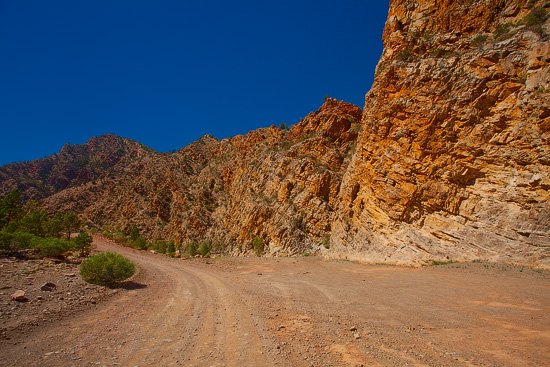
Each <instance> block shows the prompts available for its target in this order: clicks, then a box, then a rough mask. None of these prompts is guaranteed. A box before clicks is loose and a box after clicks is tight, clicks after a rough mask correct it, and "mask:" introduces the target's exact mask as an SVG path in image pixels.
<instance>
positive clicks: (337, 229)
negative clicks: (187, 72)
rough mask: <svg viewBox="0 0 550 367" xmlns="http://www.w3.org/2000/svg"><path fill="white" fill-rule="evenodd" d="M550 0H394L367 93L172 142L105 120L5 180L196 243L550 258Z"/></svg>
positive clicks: (548, 262) (412, 260)
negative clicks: (121, 131)
mask: <svg viewBox="0 0 550 367" xmlns="http://www.w3.org/2000/svg"><path fill="white" fill-rule="evenodd" d="M549 7H550V4H549V3H547V2H544V1H533V0H529V1H519V0H511V1H503V0H461V1H450V0H419V1H409V0H407V1H405V0H392V1H391V4H390V12H389V16H388V20H387V23H386V27H385V30H384V35H383V40H384V52H383V55H382V57H381V59H380V62H379V64H378V66H377V69H376V78H375V82H374V84H373V86H372V89H371V90H370V92H369V93H368V94H367V95H366V100H365V107H364V111H362V110H361V109H360V108H359V107H357V106H353V105H351V104H349V103H346V102H342V101H337V100H334V99H327V100H326V101H325V103H324V104H323V105H322V106H321V108H320V109H319V110H318V111H316V112H312V113H310V114H309V115H308V116H307V117H306V118H304V119H303V120H302V121H300V122H299V123H297V124H295V125H293V126H292V128H291V129H289V130H288V129H281V128H278V127H275V126H271V127H269V128H262V129H258V130H255V131H252V132H250V133H248V134H246V135H243V136H236V137H234V138H231V139H223V140H218V139H216V138H214V137H212V136H208V135H207V136H204V137H203V138H201V139H199V140H198V141H196V142H194V143H192V144H190V145H189V146H187V147H185V148H183V149H181V150H180V151H178V152H176V153H173V154H168V153H164V154H159V153H156V152H154V151H152V150H150V149H147V148H146V147H144V146H142V145H141V144H139V143H136V142H132V141H129V140H127V139H123V138H119V137H115V136H111V135H109V136H104V137H99V138H94V139H92V140H91V141H90V142H89V143H87V144H85V145H82V146H66V147H65V148H63V150H62V151H61V152H60V153H58V154H57V155H55V156H52V157H48V158H45V159H43V160H37V161H33V162H29V163H22V164H16V165H7V166H4V167H1V168H0V193H2V194H3V193H7V192H9V191H10V190H12V189H14V188H16V187H18V188H19V189H21V190H22V191H23V192H24V194H25V196H26V198H27V199H31V198H34V199H42V200H43V201H44V203H45V204H46V205H47V206H48V207H49V208H51V209H54V210H68V209H72V210H75V211H78V212H79V213H81V216H82V217H83V219H85V220H87V222H88V224H89V225H90V226H94V227H98V228H102V227H105V226H109V227H110V228H112V227H116V228H115V229H116V230H123V229H126V230H128V229H129V227H130V226H132V225H134V224H135V225H137V226H138V228H139V229H140V231H141V233H143V234H144V235H145V236H146V237H147V239H148V240H155V239H171V240H175V241H176V243H177V244H178V245H179V246H180V247H181V248H182V249H184V248H185V246H186V245H188V244H189V243H190V242H191V241H202V240H210V241H211V242H212V243H213V244H214V247H216V248H217V249H218V250H221V251H226V252H230V253H233V254H238V253H245V254H248V253H252V251H253V250H252V243H253V240H254V239H255V238H260V239H262V241H263V244H264V245H265V249H264V251H263V253H264V254H265V255H297V254H303V253H304V252H308V253H319V254H323V255H325V256H328V257H333V258H347V259H354V260H360V261H370V262H390V263H406V264H421V263H426V262H430V261H432V260H474V259H484V260H496V261H505V262H514V263H522V264H527V265H532V266H538V267H547V268H548V267H550V256H549V255H550V203H549V201H548V199H549V192H548V190H549V188H550V169H549V164H550V145H549V142H548V139H549V134H550V103H549V102H548V101H549V91H548V88H549V87H550V86H549V79H550V77H549V74H550V66H549V65H550V46H549V42H548V39H549V36H548V32H549V30H548V27H549V20H548V10H547V9H548V8H549Z"/></svg>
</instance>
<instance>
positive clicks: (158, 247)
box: [153, 240, 168, 254]
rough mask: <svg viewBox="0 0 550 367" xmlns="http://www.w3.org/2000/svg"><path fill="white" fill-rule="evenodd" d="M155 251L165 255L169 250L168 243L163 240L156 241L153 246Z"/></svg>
mask: <svg viewBox="0 0 550 367" xmlns="http://www.w3.org/2000/svg"><path fill="white" fill-rule="evenodd" d="M153 249H154V250H155V251H156V252H158V253H159V254H165V253H166V250H167V249H168V242H166V241H163V240H156V241H155V243H154V245H153Z"/></svg>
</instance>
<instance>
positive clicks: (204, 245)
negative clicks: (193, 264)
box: [197, 241, 210, 256]
mask: <svg viewBox="0 0 550 367" xmlns="http://www.w3.org/2000/svg"><path fill="white" fill-rule="evenodd" d="M197 252H198V253H199V254H200V255H201V256H210V242H208V241H202V242H201V244H200V246H199V249H198V250H197Z"/></svg>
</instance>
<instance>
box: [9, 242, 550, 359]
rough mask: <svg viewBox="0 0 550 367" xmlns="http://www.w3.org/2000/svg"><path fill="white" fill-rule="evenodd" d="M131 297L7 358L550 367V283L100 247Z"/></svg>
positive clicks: (460, 269) (525, 272) (461, 269)
mask: <svg viewBox="0 0 550 367" xmlns="http://www.w3.org/2000/svg"><path fill="white" fill-rule="evenodd" d="M96 241H97V245H98V248H99V249H100V250H111V251H117V252H119V253H122V254H123V255H125V256H127V257H128V258H130V259H132V260H133V261H135V262H136V263H137V264H138V266H139V269H140V272H139V274H138V275H137V276H136V277H135V279H134V283H132V284H133V285H132V286H131V287H129V289H127V290H124V291H123V292H120V293H119V294H117V295H115V296H113V297H111V298H110V299H108V300H106V301H105V302H102V303H100V304H99V305H97V306H94V307H91V308H90V309H89V310H88V311H86V312H85V313H81V314H80V315H78V316H77V317H74V318H69V319H65V320H63V321H61V322H60V323H59V324H58V325H55V326H53V327H51V326H48V327H43V328H38V329H36V330H35V331H34V332H33V333H31V334H30V335H28V336H21V337H20V338H14V339H12V340H10V341H2V342H1V344H0V356H1V357H0V358H1V359H0V365H2V366H4V365H6V366H10V365H16V366H91V365H94V366H96V365H97V366H116V365H120V366H361V365H364V366H406V365H410V366H543V365H548V363H549V362H548V361H549V360H550V273H548V272H542V273H539V272H535V271H533V270H531V269H528V268H525V269H524V268H520V267H505V266H502V265H498V266H497V265H493V264H481V263H475V264H451V265H445V266H432V267H426V268H420V269H413V268H401V267H390V266H372V265H361V264H355V263H351V262H344V261H341V262H334V261H322V260H320V259H317V258H299V259H296V258H280V259H265V258H220V259H212V260H210V259H209V260H185V261H184V260H179V259H170V258H167V257H165V256H163V255H156V254H150V253H144V252H139V251H135V250H131V249H127V248H122V247H119V246H115V245H113V244H110V243H108V242H106V241H102V240H99V241H98V240H97V239H96Z"/></svg>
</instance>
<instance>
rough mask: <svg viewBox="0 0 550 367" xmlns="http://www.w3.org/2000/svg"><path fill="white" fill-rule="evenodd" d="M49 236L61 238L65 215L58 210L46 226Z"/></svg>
mask: <svg viewBox="0 0 550 367" xmlns="http://www.w3.org/2000/svg"><path fill="white" fill-rule="evenodd" d="M45 231H46V236H47V237H56V238H61V232H63V215H61V213H59V212H57V213H55V214H54V216H53V218H52V219H50V220H49V221H48V223H46V226H45Z"/></svg>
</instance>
